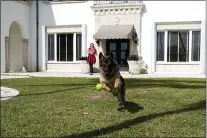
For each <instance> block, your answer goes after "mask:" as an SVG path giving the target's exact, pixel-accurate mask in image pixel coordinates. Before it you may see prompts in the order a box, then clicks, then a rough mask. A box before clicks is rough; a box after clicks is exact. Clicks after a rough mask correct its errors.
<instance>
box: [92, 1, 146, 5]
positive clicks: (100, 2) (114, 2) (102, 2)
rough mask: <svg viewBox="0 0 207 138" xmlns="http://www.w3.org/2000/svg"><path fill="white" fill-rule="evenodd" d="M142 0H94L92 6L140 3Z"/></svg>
mask: <svg viewBox="0 0 207 138" xmlns="http://www.w3.org/2000/svg"><path fill="white" fill-rule="evenodd" d="M142 1H143V0H107V1H105V0H95V1H94V5H102V4H123V3H142Z"/></svg>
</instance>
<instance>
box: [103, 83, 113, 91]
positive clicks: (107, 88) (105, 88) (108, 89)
mask: <svg viewBox="0 0 207 138" xmlns="http://www.w3.org/2000/svg"><path fill="white" fill-rule="evenodd" d="M102 86H103V89H104V90H105V91H107V92H111V89H110V88H109V87H108V86H107V85H106V84H105V83H102Z"/></svg>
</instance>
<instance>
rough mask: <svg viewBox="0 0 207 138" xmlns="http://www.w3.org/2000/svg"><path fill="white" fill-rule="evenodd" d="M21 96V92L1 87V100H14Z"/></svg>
mask: <svg viewBox="0 0 207 138" xmlns="http://www.w3.org/2000/svg"><path fill="white" fill-rule="evenodd" d="M18 94H19V91H17V90H15V89H12V88H7V87H3V86H1V100H7V99H10V98H13V97H15V96H17V95H18Z"/></svg>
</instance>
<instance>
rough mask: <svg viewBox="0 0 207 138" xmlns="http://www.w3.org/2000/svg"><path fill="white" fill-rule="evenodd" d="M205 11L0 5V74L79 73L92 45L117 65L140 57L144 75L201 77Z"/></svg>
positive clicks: (155, 4)
mask: <svg viewBox="0 0 207 138" xmlns="http://www.w3.org/2000/svg"><path fill="white" fill-rule="evenodd" d="M37 3H38V4H37ZM205 10H206V9H205V1H141V0H120V1H109V0H108V1H67V0H53V1H52V0H48V1H38V2H37V1H20V0H18V1H1V20H2V23H1V72H21V71H22V68H23V67H25V68H26V69H27V70H28V71H30V72H31V71H37V70H38V71H65V72H80V64H79V61H78V60H79V58H80V57H81V56H87V48H88V47H89V45H90V43H92V42H93V43H95V45H96V48H97V50H98V52H103V53H104V54H107V53H109V52H113V53H114V54H115V57H116V59H117V60H118V62H119V63H120V65H122V62H123V61H124V60H126V58H127V56H129V55H131V54H139V55H141V56H142V58H143V60H144V62H145V63H146V65H147V70H148V73H188V74H205V62H206V61H205V60H206V59H205V55H206V49H205V38H206V34H205V29H206V28H205V25H206V18H205V16H206V15H205V12H206V11H205ZM37 18H38V20H37ZM37 32H38V33H37ZM135 32H136V34H137V38H138V39H137V40H138V41H137V42H136V41H135V40H134V37H132V36H133V35H134V34H135ZM37 36H38V37H37ZM37 42H38V43H37ZM37 59H38V60H37ZM97 60H98V58H97ZM37 65H38V66H37ZM95 66H96V67H98V62H97V64H96V65H95Z"/></svg>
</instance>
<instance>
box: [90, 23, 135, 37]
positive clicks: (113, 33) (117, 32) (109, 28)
mask: <svg viewBox="0 0 207 138" xmlns="http://www.w3.org/2000/svg"><path fill="white" fill-rule="evenodd" d="M133 29H134V25H102V26H101V27H100V28H99V29H98V31H97V32H96V33H95V35H94V36H93V38H94V39H132V35H133Z"/></svg>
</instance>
